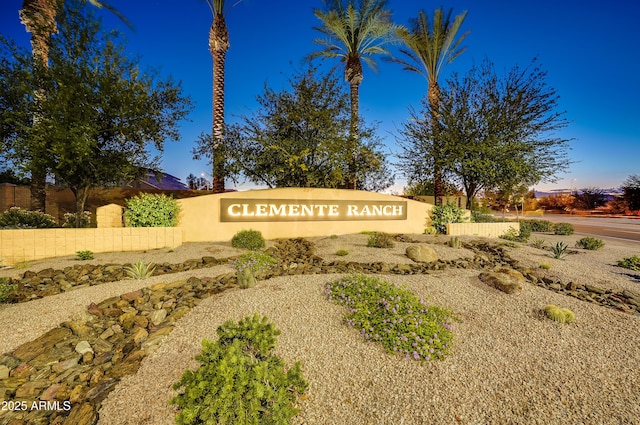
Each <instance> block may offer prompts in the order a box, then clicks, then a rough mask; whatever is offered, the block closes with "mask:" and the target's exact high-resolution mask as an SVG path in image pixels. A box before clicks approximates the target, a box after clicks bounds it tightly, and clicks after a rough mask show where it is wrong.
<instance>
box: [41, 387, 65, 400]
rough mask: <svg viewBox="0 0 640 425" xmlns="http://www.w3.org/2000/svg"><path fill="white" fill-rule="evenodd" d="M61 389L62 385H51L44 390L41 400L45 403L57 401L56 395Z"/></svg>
mask: <svg viewBox="0 0 640 425" xmlns="http://www.w3.org/2000/svg"><path fill="white" fill-rule="evenodd" d="M61 388H62V384H53V385H51V386H50V387H49V388H47V389H46V390H44V392H43V393H42V394H40V400H44V401H50V400H55V399H56V395H57V394H58V392H59V391H60V389H61Z"/></svg>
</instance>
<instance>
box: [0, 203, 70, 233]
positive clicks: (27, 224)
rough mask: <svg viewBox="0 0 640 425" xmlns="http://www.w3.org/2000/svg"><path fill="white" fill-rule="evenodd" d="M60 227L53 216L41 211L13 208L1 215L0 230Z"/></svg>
mask: <svg viewBox="0 0 640 425" xmlns="http://www.w3.org/2000/svg"><path fill="white" fill-rule="evenodd" d="M52 227H59V226H58V224H57V223H56V220H55V219H54V218H53V216H51V215H49V214H45V213H42V212H40V211H28V210H23V209H22V208H20V207H11V208H9V209H8V210H7V211H5V212H3V213H2V214H0V229H47V228H52Z"/></svg>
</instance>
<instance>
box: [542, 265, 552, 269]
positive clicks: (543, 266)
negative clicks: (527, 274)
mask: <svg viewBox="0 0 640 425" xmlns="http://www.w3.org/2000/svg"><path fill="white" fill-rule="evenodd" d="M540 268H541V269H544V270H549V269H550V268H551V266H550V265H549V264H540Z"/></svg>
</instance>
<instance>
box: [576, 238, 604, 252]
mask: <svg viewBox="0 0 640 425" xmlns="http://www.w3.org/2000/svg"><path fill="white" fill-rule="evenodd" d="M576 246H577V247H578V248H584V249H588V250H590V251H596V250H598V249H600V248H602V247H603V246H604V242H603V241H602V239H596V238H592V237H591V236H585V237H584V238H582V239H580V240H578V241H576Z"/></svg>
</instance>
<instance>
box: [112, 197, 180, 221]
mask: <svg viewBox="0 0 640 425" xmlns="http://www.w3.org/2000/svg"><path fill="white" fill-rule="evenodd" d="M126 207H127V210H126V211H125V212H124V218H125V222H126V223H127V226H129V227H175V226H177V225H178V214H179V213H180V205H179V204H178V201H176V200H175V199H174V198H172V197H170V196H167V195H165V194H151V193H141V194H140V195H139V196H134V197H132V198H129V199H127V201H126Z"/></svg>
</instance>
